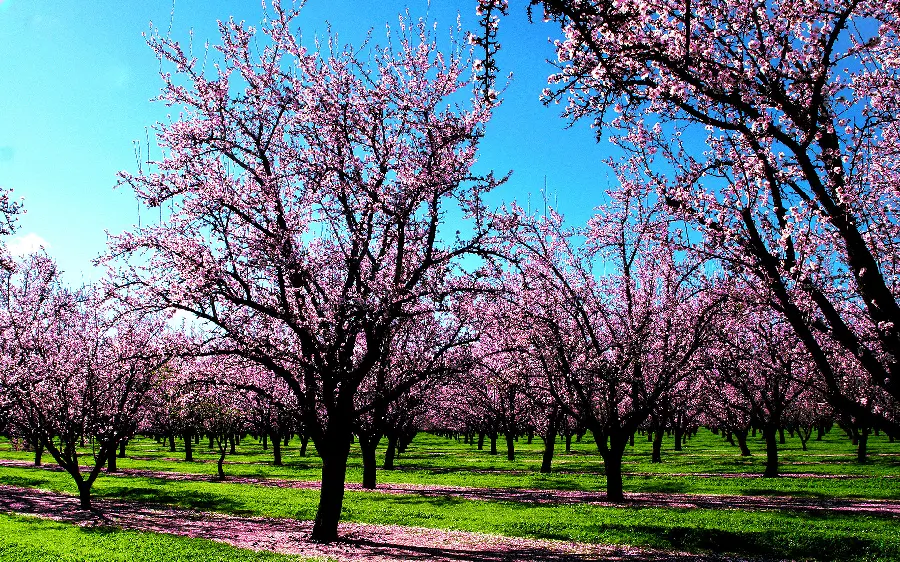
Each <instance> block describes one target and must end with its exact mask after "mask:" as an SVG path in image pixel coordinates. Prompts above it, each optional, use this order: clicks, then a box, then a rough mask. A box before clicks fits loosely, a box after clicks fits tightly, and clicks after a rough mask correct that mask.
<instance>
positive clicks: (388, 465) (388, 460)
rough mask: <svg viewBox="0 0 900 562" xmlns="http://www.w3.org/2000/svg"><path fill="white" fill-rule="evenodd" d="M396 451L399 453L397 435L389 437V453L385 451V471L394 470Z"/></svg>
mask: <svg viewBox="0 0 900 562" xmlns="http://www.w3.org/2000/svg"><path fill="white" fill-rule="evenodd" d="M396 451H397V437H396V435H389V436H388V444H387V451H385V453H384V465H383V468H384V469H385V470H394V455H395V453H396Z"/></svg>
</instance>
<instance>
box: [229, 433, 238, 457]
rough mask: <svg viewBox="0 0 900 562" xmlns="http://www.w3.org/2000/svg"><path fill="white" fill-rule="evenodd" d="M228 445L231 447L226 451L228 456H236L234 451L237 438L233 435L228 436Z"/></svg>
mask: <svg viewBox="0 0 900 562" xmlns="http://www.w3.org/2000/svg"><path fill="white" fill-rule="evenodd" d="M228 444H229V446H230V447H231V449H230V450H229V451H228V454H230V455H234V454H237V451H236V450H235V445H236V444H237V438H236V437H235V436H234V435H229V436H228Z"/></svg>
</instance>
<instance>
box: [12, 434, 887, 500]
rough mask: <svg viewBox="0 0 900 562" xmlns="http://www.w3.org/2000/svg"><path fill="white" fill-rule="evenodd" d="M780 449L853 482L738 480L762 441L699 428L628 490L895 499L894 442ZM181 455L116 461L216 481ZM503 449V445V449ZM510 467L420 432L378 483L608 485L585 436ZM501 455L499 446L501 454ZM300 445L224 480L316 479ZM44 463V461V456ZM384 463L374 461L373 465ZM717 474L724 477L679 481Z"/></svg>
mask: <svg viewBox="0 0 900 562" xmlns="http://www.w3.org/2000/svg"><path fill="white" fill-rule="evenodd" d="M787 441H788V443H787V444H785V445H782V446H781V448H782V450H781V458H782V467H781V469H782V472H785V473H790V472H794V473H814V474H830V475H839V476H856V477H858V478H846V479H843V478H842V479H823V478H816V479H812V478H802V477H801V478H792V477H782V478H778V479H763V478H759V477H755V476H753V477H725V476H727V475H732V474H736V473H750V474H762V471H763V468H764V467H763V465H764V462H765V453H764V449H763V445H762V443H761V441H760V439H750V440H749V445H750V447H751V450H752V451H753V453H754V456H753V457H750V458H749V459H745V458H742V457H741V456H740V454H739V452H738V450H737V448H736V447H731V446H730V445H729V444H728V443H727V442H725V441H724V440H723V439H722V438H721V437H720V436H717V435H714V434H712V433H711V432H709V431H706V430H701V431H700V433H699V434H698V435H697V436H696V437H695V438H693V439H691V440H690V441H689V442H688V443H687V444H686V445H685V447H684V450H682V451H680V452H676V451H674V450H672V442H671V439H667V440H666V441H665V442H664V443H665V445H666V447H667V448H664V451H663V461H664V462H663V463H662V464H652V463H650V462H649V461H650V444H649V443H648V442H647V440H646V438H641V437H640V436H638V438H637V439H636V440H635V446H634V447H633V448H631V447H629V448H628V449H627V450H626V456H625V462H624V466H623V469H624V471H625V473H626V474H625V490H626V491H631V492H677V493H692V494H693V493H706V494H734V495H795V496H803V497H820V498H867V499H900V443H889V442H888V440H887V438H886V437H884V436H880V437H876V436H872V437H870V447H869V448H870V451H871V453H872V455H871V456H870V461H869V463H867V464H865V465H859V464H857V463H856V456H855V450H854V447H853V446H852V445H851V444H850V442H849V441H848V440H847V439H846V437H845V436H844V435H843V433H842V432H840V431H838V430H834V431H832V432H830V433H829V434H827V435H826V436H825V439H824V440H823V441H821V442H819V441H815V440H811V441H810V442H809V443H808V446H809V449H810V450H809V451H802V450H801V447H800V442H799V440H798V439H796V438H790V437H788V439H787ZM177 444H178V451H177V452H175V453H172V452H170V451H169V450H168V447H166V446H163V445H160V444H158V443H156V441H154V440H153V439H149V438H139V439H136V440H134V441H132V442H131V443H130V444H129V447H128V455H129V456H131V457H138V458H126V459H119V466H120V467H123V468H145V469H151V470H159V471H173V472H188V473H196V474H207V475H211V474H215V472H216V467H215V464H214V461H215V460H216V458H217V454H216V453H214V452H212V451H209V450H208V448H207V446H206V442H205V441H201V443H200V445H199V446H196V447H195V453H194V456H195V458H196V459H197V460H198V461H200V462H193V463H186V462H184V461H183V460H181V459H183V455H184V453H183V445H182V443H181V442H180V441H179V442H178V443H177ZM500 445H502V444H500ZM516 447H517V451H516V460H515V461H512V462H511V461H507V460H506V458H505V455H504V454H502V453H501V454H500V455H495V456H493V455H489V454H488V453H487V451H486V450H485V451H479V450H477V449H476V448H475V446H474V445H466V444H463V443H461V442H457V441H454V440H449V439H443V438H440V437H436V436H433V435H428V434H421V435H419V436H418V437H417V438H416V440H415V441H414V442H413V444H412V445H411V446H410V448H409V449H408V450H407V453H406V454H405V455H403V456H402V457H401V458H400V459H399V460H398V461H397V468H398V470H394V471H379V472H378V481H379V482H384V483H412V484H442V485H449V486H474V487H484V488H537V489H558V490H581V491H598V490H603V489H604V486H605V482H606V480H605V477H604V474H603V464H602V462H601V460H600V458H599V456H598V454H597V452H596V446H595V445H594V443H593V440H591V439H590V437H589V436H586V437H585V438H584V440H583V442H581V443H573V446H572V453H571V454H566V453H565V451H564V447H563V445H562V443H560V444H558V445H557V456H556V458H555V459H554V472H553V473H552V474H549V475H544V474H540V473H539V472H538V467H539V466H540V459H541V452H542V445H541V442H540V439H538V438H535V440H534V442H533V443H532V444H530V445H529V444H527V443H526V442H525V439H521V440H520V441H519V442H518V443H517V444H516ZM501 448H502V447H501ZM297 451H298V446H297V442H296V441H294V442H293V443H292V444H291V446H289V447H287V448H286V449H285V454H284V463H285V466H283V467H275V466H272V453H271V450H269V451H263V450H262V448H261V446H260V443H259V442H258V441H256V440H253V439H250V438H248V439H245V440H244V441H243V442H242V443H241V445H240V446H239V447H238V451H237V454H235V455H229V456H228V458H227V460H228V461H229V462H230V464H228V465H226V467H225V470H226V473H227V474H228V475H230V476H252V477H258V478H288V479H299V480H318V479H319V478H320V476H321V461H320V460H319V459H318V457H316V456H315V455H314V449H313V447H312V444H310V455H309V456H306V457H300V456H299V455H298V453H297ZM0 458H18V459H23V460H31V459H32V455H31V453H24V452H14V451H11V450H10V446H9V443H8V442H7V441H5V440H2V441H0ZM45 459H46V460H47V461H51V459H50V458H49V457H48V456H47V457H45ZM380 460H381V459H379V461H380ZM682 473H684V474H689V475H696V474H721V475H723V477H715V476H714V477H700V476H682V475H680V474H682ZM347 478H348V481H351V482H359V481H361V479H362V461H361V456H360V454H359V450H358V448H356V447H354V448H353V451H352V453H351V458H350V467H349V470H348V473H347Z"/></svg>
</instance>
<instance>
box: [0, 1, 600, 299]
mask: <svg viewBox="0 0 900 562" xmlns="http://www.w3.org/2000/svg"><path fill="white" fill-rule="evenodd" d="M510 4H511V6H510V16H509V17H508V18H506V19H505V20H504V22H503V25H502V27H501V37H500V41H501V43H502V45H503V50H502V52H501V55H500V57H499V62H500V64H501V67H502V68H501V70H502V72H503V73H504V74H505V73H507V72H513V74H514V78H513V81H512V83H511V85H510V87H509V89H508V90H507V92H506V94H505V96H504V100H505V101H504V105H503V106H502V107H501V108H500V109H499V110H498V112H497V114H496V116H495V118H494V120H493V121H492V122H491V124H490V126H489V128H488V133H487V137H486V139H485V142H484V143H483V148H482V152H481V157H480V167H481V168H482V169H484V168H492V169H494V170H496V171H497V172H498V173H505V172H506V171H508V170H513V177H512V179H511V181H510V183H508V184H507V185H506V186H505V187H503V188H501V190H499V191H498V192H496V193H495V194H494V195H493V196H492V199H491V201H492V202H493V203H499V202H501V201H511V200H513V199H516V200H518V201H520V202H522V203H523V204H524V203H525V201H526V200H527V198H528V194H529V193H531V201H532V205H538V204H539V201H540V190H541V188H542V187H543V181H544V176H545V175H546V176H547V182H548V187H549V190H550V192H551V197H553V196H555V195H557V194H558V198H559V207H560V209H561V210H562V211H563V212H565V213H566V215H567V217H568V218H569V219H570V221H574V222H580V221H583V220H585V219H586V218H587V217H588V216H589V215H590V210H591V208H593V207H595V206H596V205H598V204H599V203H600V202H601V200H602V193H603V190H604V189H605V188H606V186H607V185H608V184H609V182H610V181H611V180H610V174H609V172H608V170H607V167H606V166H605V165H604V164H603V163H602V160H603V159H605V158H606V157H607V156H608V155H609V154H610V151H611V146H610V144H609V143H608V142H607V141H605V140H604V141H602V142H601V143H600V144H599V145H598V144H596V143H595V142H594V137H593V133H592V132H591V130H590V129H589V128H588V126H587V125H586V124H583V123H582V124H578V126H576V127H575V128H573V129H570V130H566V129H565V125H566V124H565V122H564V121H563V120H562V119H560V118H559V116H558V113H559V111H558V110H559V108H558V107H549V108H547V107H544V106H543V105H542V104H541V103H540V102H539V100H538V96H539V93H540V91H541V89H542V88H544V87H545V85H546V77H547V75H548V74H549V73H550V72H552V67H551V66H550V65H549V64H547V63H546V62H545V61H546V59H548V58H553V57H554V53H553V51H552V47H551V45H550V44H549V43H548V41H547V39H548V37H551V36H553V37H555V36H556V35H557V34H558V29H557V28H554V27H553V26H552V25H551V24H545V23H543V22H541V21H540V19H539V18H538V21H537V22H535V23H534V24H530V23H528V21H527V18H526V13H525V6H526V5H527V2H526V1H525V0H519V1H516V0H513V1H512V2H510ZM405 8H409V11H410V14H411V15H412V16H413V17H420V16H428V18H429V19H430V20H431V21H437V23H438V25H439V28H440V29H446V30H449V29H450V28H452V27H453V26H454V25H455V22H456V17H457V13H459V14H460V16H461V18H462V22H463V26H464V28H467V29H471V28H473V27H474V26H475V25H476V17H475V14H474V9H475V0H459V1H454V2H449V1H446V0H434V1H433V2H432V5H431V6H430V7H429V3H428V2H426V1H424V0H410V1H409V2H407V3H403V2H393V1H389V2H368V1H365V2H363V1H349V0H309V1H308V3H307V5H306V7H305V8H304V11H303V13H302V14H301V16H300V22H299V23H300V26H301V29H302V31H303V34H304V36H305V37H309V36H311V35H315V34H318V35H320V36H322V35H324V34H325V29H326V21H328V22H331V24H332V28H333V30H334V31H335V32H337V33H338V34H339V35H340V39H341V42H342V43H345V42H350V43H355V44H358V43H359V42H360V41H361V40H362V39H363V38H364V36H365V34H366V32H367V31H368V30H369V29H370V28H374V30H375V32H374V34H373V35H374V37H375V39H376V42H378V40H380V39H381V38H382V37H384V35H383V29H384V25H385V24H386V23H390V24H394V23H395V22H396V21H397V16H398V14H399V13H400V12H401V11H403V10H404V9H405ZM171 11H172V1H171V0H124V1H123V0H118V1H115V2H114V1H112V0H85V1H81V2H70V1H65V2H63V1H59V0H0V76H2V82H0V86H2V87H0V186H3V187H7V188H13V189H14V192H15V195H16V196H22V197H24V198H25V206H26V208H27V210H28V212H27V214H26V215H25V216H24V217H23V218H22V219H21V220H20V228H19V231H18V233H17V234H16V236H15V237H14V239H13V240H12V241H10V242H11V244H10V245H11V247H12V248H19V247H21V246H23V245H27V244H26V243H27V242H29V241H32V242H33V241H40V240H43V241H46V243H47V244H48V246H49V247H48V251H49V253H50V254H51V255H52V256H54V257H55V258H56V259H57V261H58V262H59V263H60V265H61V267H62V269H63V270H64V271H66V272H67V277H68V279H69V280H70V282H78V281H79V280H80V279H84V280H85V281H92V280H95V279H96V278H97V277H98V275H99V272H95V271H93V268H92V267H91V265H90V261H91V260H92V259H93V258H95V257H96V256H98V255H99V254H100V253H102V252H103V251H104V249H105V248H106V231H109V232H112V233H118V232H121V231H123V230H127V229H129V228H130V227H131V226H132V225H134V224H135V223H136V221H137V212H138V211H137V203H136V201H135V200H134V198H133V195H132V193H131V192H130V190H127V189H118V190H114V189H113V187H114V185H115V183H116V172H117V171H119V170H122V169H127V170H134V169H135V168H136V165H135V156H134V141H136V140H140V142H141V143H142V144H145V127H150V126H152V124H153V123H155V122H156V121H158V120H160V119H162V118H164V116H165V114H166V113H167V111H166V108H165V107H164V106H163V105H162V104H159V103H152V102H151V101H150V99H151V98H153V97H154V96H155V95H157V94H158V92H159V88H160V85H161V82H160V80H159V75H158V69H159V65H158V63H157V61H156V59H155V57H154V56H153V54H152V53H151V51H150V49H149V48H148V47H147V46H146V44H145V42H144V40H143V38H142V37H141V33H142V32H144V31H147V30H148V29H149V25H150V22H151V21H152V22H153V26H155V27H158V28H160V29H162V30H163V31H165V30H167V29H168V28H169V25H170V13H171ZM174 13H175V16H174V20H173V21H172V22H171V25H172V34H173V36H174V37H176V38H178V39H183V40H186V39H187V38H188V33H189V31H190V30H193V32H194V44H195V46H198V47H199V46H202V45H203V43H204V42H205V41H206V40H207V39H209V40H210V42H212V43H215V42H216V41H217V38H218V33H217V29H216V20H218V19H228V17H229V16H232V15H233V16H234V17H235V18H236V19H244V20H246V21H247V22H248V23H252V24H257V23H259V21H260V19H261V13H262V11H261V7H260V3H259V2H257V1H255V0H242V1H236V0H230V1H225V0H222V1H215V2H211V1H208V0H176V3H175V11H174ZM152 141H153V136H152V131H151V143H152ZM156 155H158V152H155V146H153V145H151V157H153V156H156ZM148 213H149V211H147V210H146V209H145V210H143V211H142V215H143V216H146V215H147V214H148ZM148 218H149V217H148Z"/></svg>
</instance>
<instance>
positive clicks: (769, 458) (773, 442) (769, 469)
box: [763, 426, 778, 478]
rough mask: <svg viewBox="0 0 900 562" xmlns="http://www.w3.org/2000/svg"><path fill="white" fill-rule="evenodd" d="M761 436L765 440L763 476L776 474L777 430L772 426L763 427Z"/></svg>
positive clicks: (774, 475)
mask: <svg viewBox="0 0 900 562" xmlns="http://www.w3.org/2000/svg"><path fill="white" fill-rule="evenodd" d="M763 437H764V438H765V440H766V471H765V472H763V476H764V477H765V478H775V477H777V476H778V430H777V429H776V428H775V427H774V426H766V427H764V428H763Z"/></svg>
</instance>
